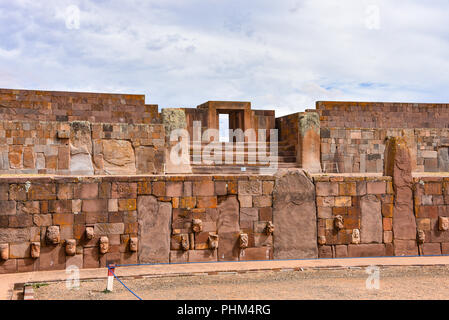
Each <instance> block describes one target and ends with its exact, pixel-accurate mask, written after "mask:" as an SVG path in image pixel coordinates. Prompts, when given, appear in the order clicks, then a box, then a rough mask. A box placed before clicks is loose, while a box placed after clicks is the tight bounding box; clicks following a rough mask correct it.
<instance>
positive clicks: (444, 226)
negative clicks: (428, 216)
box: [438, 217, 449, 231]
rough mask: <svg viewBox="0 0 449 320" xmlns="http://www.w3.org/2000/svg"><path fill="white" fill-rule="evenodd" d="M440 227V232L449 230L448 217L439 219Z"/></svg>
mask: <svg viewBox="0 0 449 320" xmlns="http://www.w3.org/2000/svg"><path fill="white" fill-rule="evenodd" d="M438 225H439V229H440V231H447V230H449V218H448V217H438Z"/></svg>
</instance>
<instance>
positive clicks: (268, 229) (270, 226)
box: [264, 221, 274, 236]
mask: <svg viewBox="0 0 449 320" xmlns="http://www.w3.org/2000/svg"><path fill="white" fill-rule="evenodd" d="M264 232H265V234H266V235H267V236H269V235H271V234H273V232H274V224H273V222H271V221H268V222H267V225H266V227H265V230H264Z"/></svg>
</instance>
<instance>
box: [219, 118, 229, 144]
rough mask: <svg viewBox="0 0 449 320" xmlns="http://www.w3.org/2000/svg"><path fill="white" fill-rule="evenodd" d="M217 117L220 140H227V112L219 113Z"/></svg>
mask: <svg viewBox="0 0 449 320" xmlns="http://www.w3.org/2000/svg"><path fill="white" fill-rule="evenodd" d="M218 117H219V118H218V128H219V134H220V142H229V114H227V113H219V114H218Z"/></svg>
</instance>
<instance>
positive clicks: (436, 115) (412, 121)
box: [316, 101, 449, 129]
mask: <svg viewBox="0 0 449 320" xmlns="http://www.w3.org/2000/svg"><path fill="white" fill-rule="evenodd" d="M316 109H317V110H318V111H319V112H320V120H321V128H337V127H345V128H410V129H412V128H449V104H428V103H387V102H342V101H317V103H316Z"/></svg>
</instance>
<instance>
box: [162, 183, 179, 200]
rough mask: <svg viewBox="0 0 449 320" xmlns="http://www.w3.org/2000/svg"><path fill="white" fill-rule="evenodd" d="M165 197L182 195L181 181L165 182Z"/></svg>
mask: <svg viewBox="0 0 449 320" xmlns="http://www.w3.org/2000/svg"><path fill="white" fill-rule="evenodd" d="M165 186H166V192H165V195H166V196H167V197H182V195H183V183H182V182H166V184H165Z"/></svg>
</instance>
